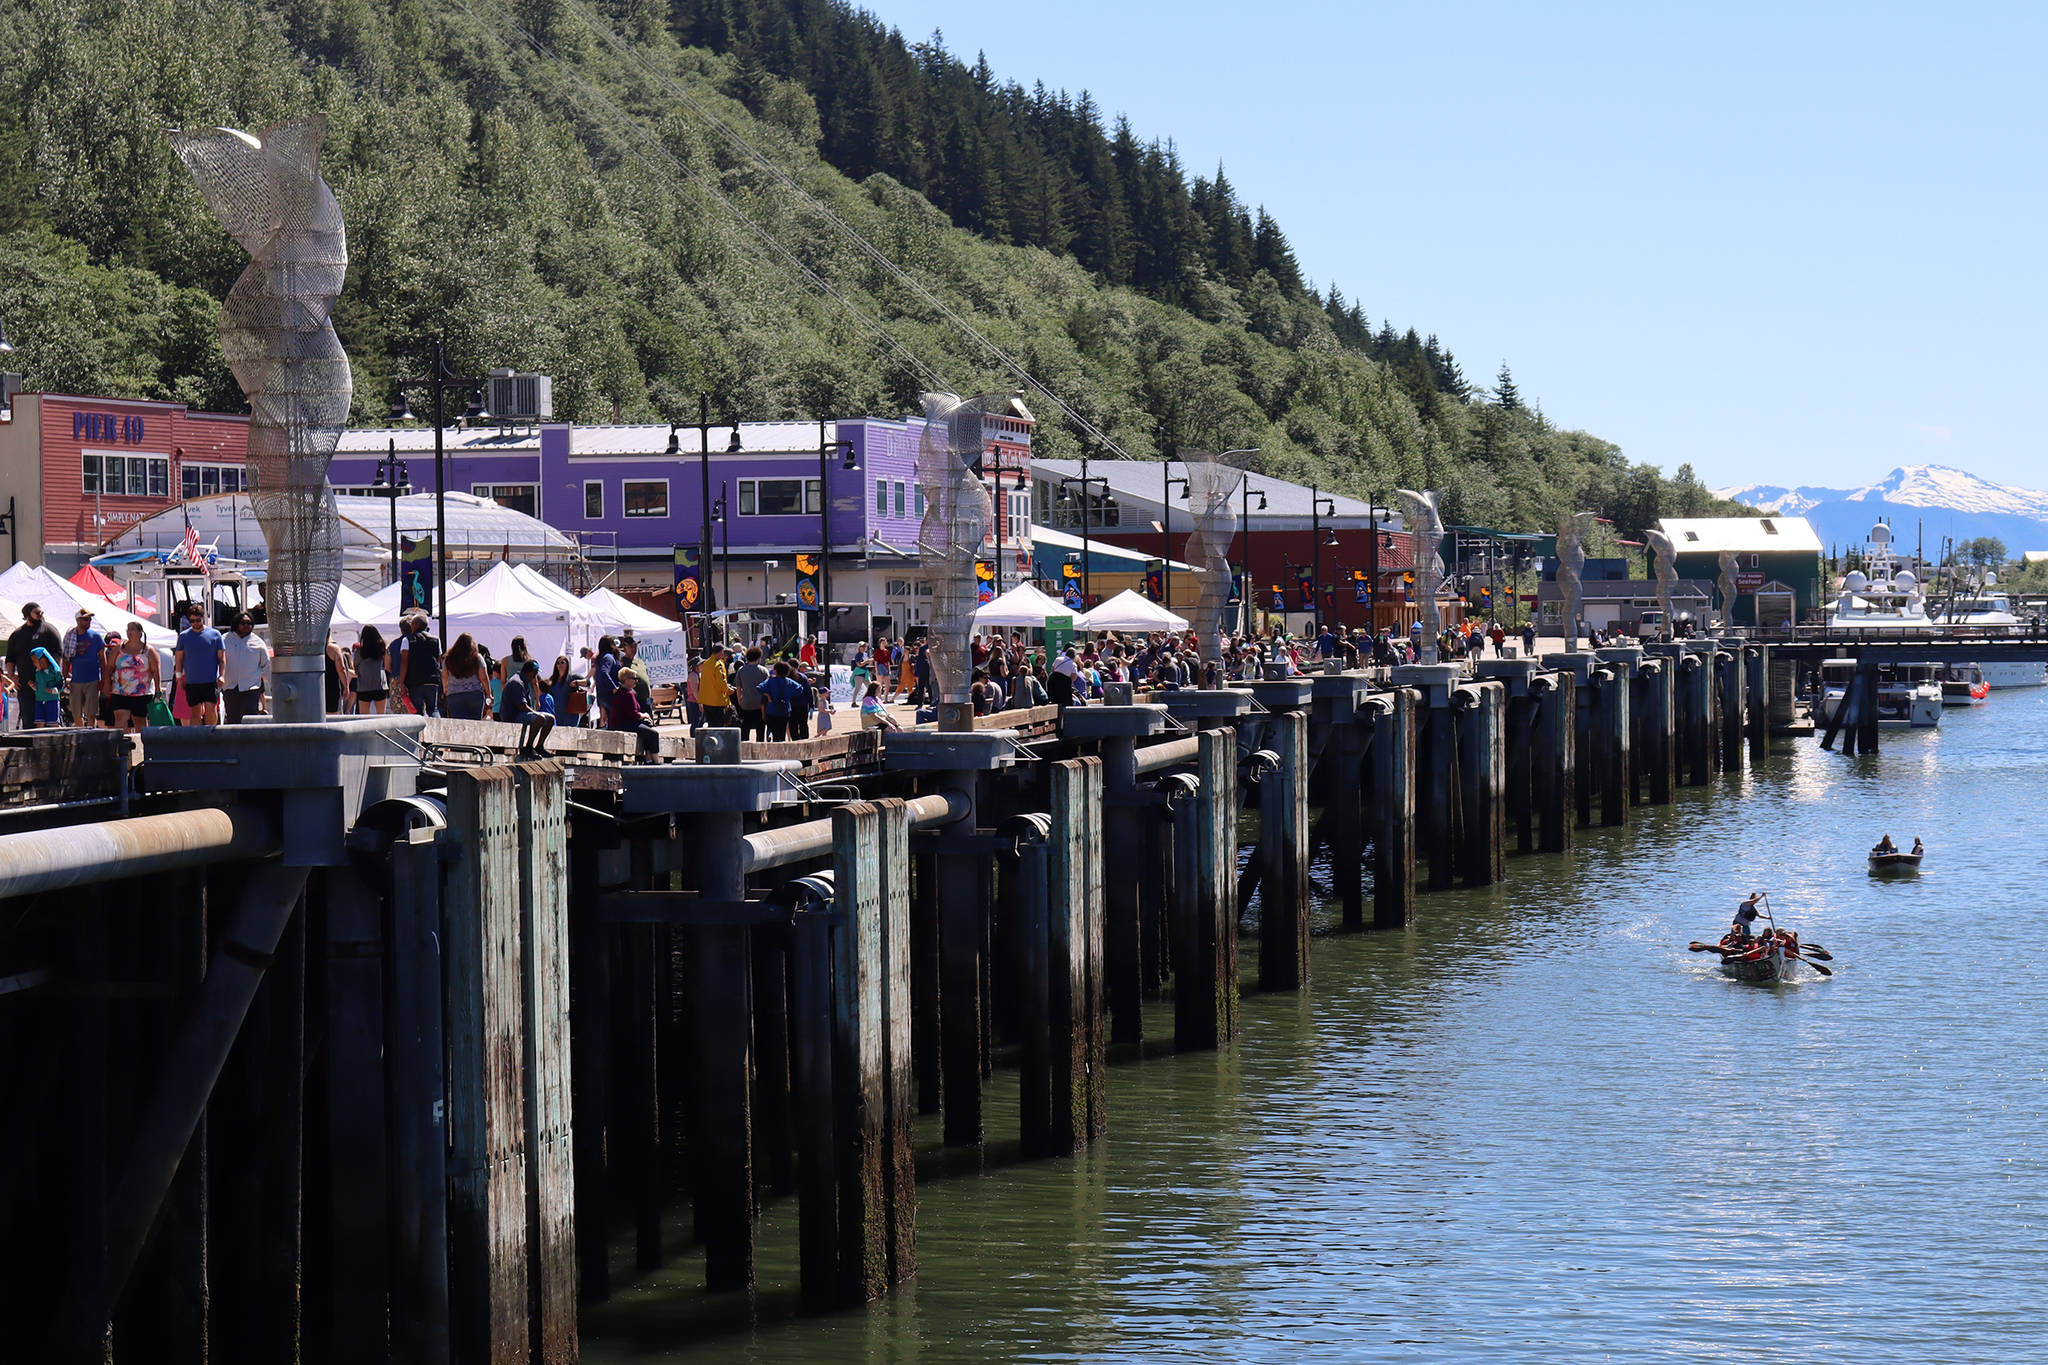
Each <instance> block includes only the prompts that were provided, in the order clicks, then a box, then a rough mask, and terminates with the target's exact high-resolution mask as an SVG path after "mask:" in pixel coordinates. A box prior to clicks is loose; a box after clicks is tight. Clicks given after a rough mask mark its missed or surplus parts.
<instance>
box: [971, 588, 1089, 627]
mask: <svg viewBox="0 0 2048 1365" xmlns="http://www.w3.org/2000/svg"><path fill="white" fill-rule="evenodd" d="M1073 614H1074V612H1073V608H1071V607H1069V606H1068V605H1067V604H1066V603H1064V602H1062V601H1060V600H1059V599H1057V598H1053V597H1047V596H1046V595H1045V594H1044V593H1042V592H1040V591H1039V590H1038V589H1037V588H1034V587H1032V586H1031V585H1030V584H1029V583H1019V584H1018V585H1017V586H1016V587H1014V588H1012V589H1010V590H1009V591H1008V592H1006V593H1004V594H1003V595H1002V596H1001V597H998V598H996V599H995V600H994V601H993V602H989V603H986V604H985V605H983V606H982V607H981V608H980V609H979V610H977V611H976V612H975V613H974V624H975V625H977V626H1042V625H1044V624H1045V618H1046V617H1048V616H1072V615H1073Z"/></svg>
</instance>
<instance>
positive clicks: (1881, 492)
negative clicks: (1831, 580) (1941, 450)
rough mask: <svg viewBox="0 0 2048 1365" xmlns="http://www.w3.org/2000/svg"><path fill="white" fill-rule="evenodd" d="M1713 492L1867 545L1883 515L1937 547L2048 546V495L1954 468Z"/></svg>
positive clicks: (1825, 536)
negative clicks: (1849, 483)
mask: <svg viewBox="0 0 2048 1365" xmlns="http://www.w3.org/2000/svg"><path fill="white" fill-rule="evenodd" d="M1714 493H1715V496H1716V497H1722V498H1731V499H1733V500H1734V501H1736V502H1742V503H1747V504H1749V505H1750V506H1751V507H1760V508H1762V509H1763V510H1765V511H1767V512H1776V513H1778V514H1780V515H1782V516H1803V517H1805V518H1806V519H1807V520H1808V521H1810V522H1811V523H1813V528H1814V530H1815V531H1817V532H1819V534H1820V538H1821V540H1822V541H1824V542H1830V543H1839V544H1843V545H1852V544H1860V543H1861V542H1862V541H1863V538H1864V535H1865V533H1866V532H1868V531H1869V530H1870V526H1871V523H1872V522H1874V521H1877V520H1879V519H1882V520H1885V521H1889V522H1890V523H1891V524H1892V526H1893V527H1894V528H1895V529H1896V530H1897V532H1898V533H1899V534H1900V535H1902V536H1911V535H1918V536H1921V537H1924V538H1925V540H1926V542H1927V543H1928V548H1929V549H1930V550H1931V549H1933V548H1934V547H1935V545H1936V544H1937V543H1938V542H1939V541H1940V540H1941V538H1942V537H1944V536H1952V537H1954V538H1955V539H1957V540H1968V539H1971V538H1973V537H1976V536H1996V537H1997V538H1998V539H2000V540H2002V541H2004V542H2005V546H2006V549H2007V550H2008V551H2010V552H2011V553H2012V554H2013V555H2015V556H2017V555H2018V554H2019V553H2020V552H2021V551H2022V550H2039V549H2048V492H2041V491H2038V490H2035V489H2030V488H2014V487H2011V486H2010V485H2007V484H2002V483H1993V482H1992V481H1991V480H1989V479H1980V478H1978V477H1977V476H1976V475H1975V474H1972V473H1970V472H1968V471H1967V470H1962V469H1952V468H1950V467H1949V466H1947V465H1938V464H1912V465H1903V466H1901V467H1899V468H1897V469H1894V470H1893V471H1892V472H1891V473H1889V474H1887V475H1885V476H1884V477H1883V478H1882V479H1879V480H1878V481H1877V482H1876V483H1872V484H1865V485H1864V486H1863V487H1861V488H1814V487H1806V488H1783V487H1779V486H1777V485H1774V484H1751V485H1749V486H1747V487H1742V488H1720V489H1716V490H1714Z"/></svg>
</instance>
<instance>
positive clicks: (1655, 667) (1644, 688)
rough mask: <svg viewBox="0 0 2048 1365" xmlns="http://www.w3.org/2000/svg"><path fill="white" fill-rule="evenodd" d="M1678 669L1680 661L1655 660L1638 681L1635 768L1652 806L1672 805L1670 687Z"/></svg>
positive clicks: (1639, 676)
mask: <svg viewBox="0 0 2048 1365" xmlns="http://www.w3.org/2000/svg"><path fill="white" fill-rule="evenodd" d="M1676 666H1677V660H1676V659H1673V658H1671V657H1669V656H1665V657H1661V658H1657V659H1652V660H1650V661H1649V662H1648V663H1647V664H1645V666H1644V668H1643V670H1642V671H1641V672H1640V673H1638V674H1637V675H1636V680H1635V697H1634V702H1635V718H1636V733H1635V763H1634V767H1635V770H1636V771H1637V772H1638V773H1639V774H1641V778H1640V783H1639V785H1640V786H1642V787H1643V788H1644V789H1645V790H1646V792H1647V796H1648V800H1649V803H1650V804H1651V805H1656V806H1663V805H1669V804H1670V802H1671V764H1672V757H1673V740H1674V738H1675V737H1674V734H1673V732H1672V728H1671V695H1672V694H1671V687H1672V682H1673V680H1674V679H1673V670H1674V669H1675V668H1676Z"/></svg>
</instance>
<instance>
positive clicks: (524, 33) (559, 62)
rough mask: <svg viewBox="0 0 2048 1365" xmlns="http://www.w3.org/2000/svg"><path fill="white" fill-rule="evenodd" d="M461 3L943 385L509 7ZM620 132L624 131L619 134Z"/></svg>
mask: <svg viewBox="0 0 2048 1365" xmlns="http://www.w3.org/2000/svg"><path fill="white" fill-rule="evenodd" d="M464 3H465V4H467V5H469V6H470V7H471V8H472V9H474V8H475V7H476V5H477V4H479V3H481V4H484V5H488V6H489V7H490V8H491V9H493V10H496V11H497V12H498V14H499V16H500V17H501V18H502V19H503V20H504V22H505V24H506V26H507V27H509V28H510V29H512V31H513V32H515V33H517V34H518V35H519V36H520V37H521V38H522V39H524V40H525V41H526V43H527V44H529V45H530V46H531V47H532V48H533V50H534V51H535V52H536V53H538V54H539V55H540V56H542V57H544V58H546V59H547V60H548V61H551V62H553V63H554V64H555V66H556V67H557V68H559V71H560V73H564V75H565V79H561V83H562V84H564V85H567V84H569V83H571V82H573V83H574V85H576V86H577V87H578V88H580V89H581V90H582V91H583V93H584V94H585V95H586V96H587V97H588V98H589V99H590V100H591V101H592V102H593V103H594V104H595V105H597V106H598V108H597V109H596V110H589V111H587V112H592V113H593V114H594V115H595V116H596V117H597V118H598V119H599V121H600V122H602V123H604V124H605V126H606V127H607V129H608V130H609V131H610V132H611V133H612V134H613V135H614V136H619V137H620V141H621V142H622V143H623V144H624V145H625V147H626V149H627V150H628V151H629V152H631V153H632V154H633V155H634V156H636V157H637V158H638V159H639V160H640V161H641V163H642V164H643V165H645V166H646V167H647V168H648V169H649V170H650V171H652V172H653V173H654V174H655V175H656V177H658V178H660V179H664V180H668V181H669V182H670V184H671V186H673V185H674V180H673V177H671V176H669V175H667V174H666V173H665V172H664V171H663V170H662V167H661V166H660V165H659V164H657V163H656V162H655V161H654V159H653V158H652V157H651V156H650V154H649V153H648V152H647V150H646V149H645V147H644V146H643V145H642V144H643V143H652V145H653V148H654V152H655V153H656V154H658V155H659V157H660V158H661V160H663V161H665V162H667V163H668V165H669V167H671V168H672V169H673V170H674V171H675V172H676V173H678V174H680V175H681V176H682V177H683V178H684V179H685V180H687V181H688V182H689V183H690V184H692V185H694V186H695V187H696V188H697V189H698V190H700V191H702V192H703V193H704V194H705V195H707V196H708V197H709V198H711V199H712V200H713V201H715V202H716V203H717V204H718V205H719V206H720V207H722V208H723V209H724V210H725V211H726V212H727V213H728V214H730V215H731V216H732V217H733V218H734V219H736V220H737V221H738V222H739V223H740V224H741V225H742V226H744V227H745V228H746V229H747V230H748V231H750V232H751V233H753V235H754V236H755V237H756V238H758V239H759V240H760V242H761V243H762V245H764V246H766V247H767V248H768V249H769V250H770V251H771V252H772V253H774V255H775V256H776V257H777V258H779V259H780V260H781V261H782V262H783V263H784V264H785V265H787V266H788V267H789V268H790V269H791V270H793V271H795V272H796V273H797V274H798V275H799V276H800V277H801V278H802V279H803V280H804V282H805V283H806V284H808V285H809V286H810V287H811V288H812V289H814V290H816V291H817V292H818V293H820V294H822V295H824V296H826V297H827V298H830V299H831V300H832V301H833V302H835V303H837V304H838V305H839V306H840V307H841V308H842V309H844V310H845V311H846V312H847V313H848V314H849V315H850V316H852V317H853V318H854V319H855V320H856V321H858V322H859V323H860V324H861V325H862V326H864V327H865V328H867V329H868V330H869V331H870V332H872V333H874V334H875V336H876V337H877V338H878V339H879V340H880V341H881V342H882V343H883V345H884V346H886V347H887V348H888V349H889V350H890V351H892V352H894V353H895V354H896V355H897V356H899V357H900V358H902V359H903V360H904V361H905V362H906V363H908V364H909V365H910V366H911V367H912V368H913V369H914V370H916V371H917V373H918V375H919V376H920V377H921V378H923V379H924V381H925V382H926V383H928V384H930V385H931V386H932V387H934V388H939V389H944V388H947V387H949V386H948V384H947V383H946V381H945V380H944V379H943V378H942V377H941V376H940V375H939V374H938V372H937V371H935V370H934V369H932V367H931V366H930V365H928V364H926V363H925V361H924V358H923V357H921V356H919V355H918V354H917V353H916V352H915V351H912V350H911V349H910V348H909V347H907V346H905V345H904V344H903V342H902V341H901V340H900V339H898V338H897V336H896V335H895V334H894V333H893V332H891V331H890V330H889V329H888V327H887V326H885V325H884V324H883V323H882V322H881V320H880V319H878V318H875V317H873V316H871V315H870V314H869V313H868V312H867V311H866V310H865V309H863V308H862V307H861V306H860V305H859V304H857V303H855V302H854V301H853V300H852V299H849V298H848V297H847V296H846V295H845V294H843V293H841V292H840V291H839V290H838V289H836V288H834V287H833V285H832V282H831V281H829V280H827V279H825V278H824V277H823V276H822V275H820V274H818V272H817V271H815V270H813V269H811V267H810V266H808V265H806V264H804V262H803V261H802V259H800V258H799V257H798V256H797V254H796V253H795V252H794V251H792V250H790V249H789V247H788V246H786V245H785V244H784V243H783V242H782V240H781V239H780V238H779V237H777V236H776V235H775V234H774V233H773V232H772V231H770V230H769V229H768V228H766V227H764V226H763V225H762V224H760V223H758V222H756V221H755V220H754V218H753V217H752V216H751V215H749V214H748V213H747V212H746V210H744V209H742V208H741V207H740V206H739V205H738V204H735V203H734V202H733V201H732V199H731V198H730V197H729V196H728V195H727V194H726V193H725V191H724V190H722V189H721V188H720V187H719V186H718V185H717V184H716V183H715V182H714V181H713V180H712V179H711V178H710V177H709V176H707V175H705V174H704V173H703V172H702V171H700V170H698V169H697V168H696V167H694V166H692V165H690V164H689V163H688V162H686V161H684V160H683V159H682V158H681V157H679V156H677V155H676V154H675V153H674V152H673V151H671V150H670V149H669V148H668V146H667V145H666V144H665V143H664V142H662V140H661V139H660V137H658V136H657V135H655V134H654V133H653V132H652V130H650V129H648V128H647V127H646V126H645V125H644V124H643V123H642V122H641V120H640V119H639V118H637V117H636V116H634V115H633V114H632V113H630V112H629V111H627V110H625V109H622V108H620V107H619V105H618V103H617V102H616V101H614V100H613V99H612V98H611V97H610V96H608V95H606V94H605V93H604V92H603V91H602V90H600V89H598V88H597V87H596V86H595V85H594V84H592V83H591V81H590V80H589V79H588V78H586V77H584V76H583V75H581V74H580V73H578V72H576V71H575V69H574V68H573V67H572V66H571V65H570V64H569V63H568V62H566V61H564V60H563V59H562V58H561V57H560V56H559V55H557V54H556V53H555V51H554V49H553V48H551V47H550V46H549V45H548V44H547V42H546V41H545V40H544V39H542V38H541V37H540V36H539V35H538V34H536V33H534V32H533V31H532V30H530V29H528V28H527V27H526V26H525V25H524V24H521V23H520V22H519V20H518V19H517V18H516V17H515V16H514V15H513V14H512V12H511V11H510V10H508V9H506V8H505V6H504V5H503V4H501V3H499V0H464ZM621 134H624V135H623V136H621Z"/></svg>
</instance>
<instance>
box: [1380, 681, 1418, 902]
mask: <svg viewBox="0 0 2048 1365" xmlns="http://www.w3.org/2000/svg"><path fill="white" fill-rule="evenodd" d="M1380 700H1381V701H1383V702H1384V703H1385V705H1384V706H1382V708H1381V709H1380V711H1379V714H1378V715H1377V717H1376V718H1375V719H1374V721H1373V736H1372V760H1373V761H1372V766H1373V782H1372V835H1373V853H1372V927H1373V928H1375V929H1405V928H1407V927H1408V926H1409V925H1411V924H1413V923H1414V922H1415V747H1416V745H1415V741H1416V721H1415V712H1416V703H1417V694H1416V693H1415V691H1414V689H1412V688H1406V687H1397V688H1395V689H1394V690H1393V691H1391V692H1386V693H1383V694H1381V698H1380Z"/></svg>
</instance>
